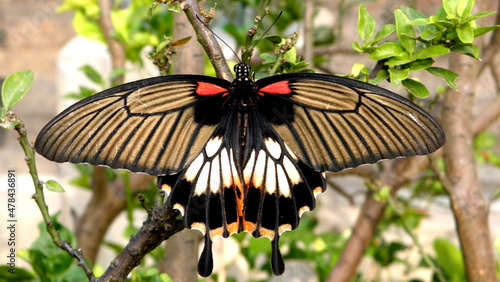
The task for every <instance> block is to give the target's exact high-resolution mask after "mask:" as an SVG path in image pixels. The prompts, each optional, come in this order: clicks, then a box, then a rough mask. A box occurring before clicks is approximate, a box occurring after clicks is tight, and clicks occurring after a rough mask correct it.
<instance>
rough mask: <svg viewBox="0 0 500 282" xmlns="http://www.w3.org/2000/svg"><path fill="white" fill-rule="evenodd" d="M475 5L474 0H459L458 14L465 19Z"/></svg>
mask: <svg viewBox="0 0 500 282" xmlns="http://www.w3.org/2000/svg"><path fill="white" fill-rule="evenodd" d="M473 7H474V0H458V3H457V15H458V16H459V17H460V18H462V19H465V18H467V17H468V16H470V13H471V12H472V8H473Z"/></svg>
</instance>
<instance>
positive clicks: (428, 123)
mask: <svg viewBox="0 0 500 282" xmlns="http://www.w3.org/2000/svg"><path fill="white" fill-rule="evenodd" d="M235 73H236V79H235V80H234V81H233V82H229V81H226V80H222V79H218V78H213V77H207V76H198V75H177V76H166V77H158V78H150V79H145V80H141V81H136V82H133V83H128V84H124V85H122V86H118V87H115V88H112V89H108V90H105V91H103V92H101V93H99V94H96V95H94V96H91V97H89V98H87V99H84V100H82V101H80V102H78V103H76V104H75V105H73V106H71V107H70V108H68V109H66V110H65V111H63V112H62V113H61V114H59V115H58V116H57V117H55V118H54V119H53V120H52V121H51V122H49V123H48V124H47V125H46V126H45V127H44V128H43V129H42V131H41V132H40V134H39V136H38V137H37V140H36V142H35V149H36V150H37V151H38V152H39V153H40V154H42V155H43V156H45V157H47V158H48V159H51V160H54V161H57V162H73V163H90V164H93V165H105V166H109V167H113V168H121V169H128V170H131V171H135V172H143V173H148V174H151V175H156V176H158V187H160V188H162V189H164V190H165V191H166V192H167V194H168V195H169V197H168V201H167V204H168V205H170V206H171V207H173V208H175V209H178V210H179V211H180V212H181V213H182V215H183V217H184V223H185V225H186V227H188V228H191V229H198V230H200V231H201V232H202V233H203V234H204V235H205V247H204V250H203V252H202V255H201V257H200V261H199V265H198V271H199V273H200V274H201V275H203V276H208V275H210V273H211V272H212V267H213V261H212V253H211V245H212V239H213V238H214V237H216V236H223V237H228V236H229V235H231V234H234V233H239V232H242V231H246V232H249V233H251V234H252V235H253V236H254V237H262V236H265V237H268V238H270V239H271V240H272V249H273V251H272V258H271V261H272V268H273V272H274V273H275V274H281V273H283V271H284V263H283V259H282V257H281V253H280V251H279V241H278V240H279V236H280V235H281V234H282V233H283V232H285V231H288V230H293V229H295V228H296V227H297V226H298V224H299V220H300V216H301V215H302V213H303V212H305V211H310V210H312V209H314V207H315V197H316V196H317V195H318V194H320V193H322V192H323V191H324V190H325V188H326V186H325V181H324V177H323V175H322V172H325V171H340V170H343V169H345V168H350V167H355V166H358V165H361V164H366V163H374V162H377V161H379V160H381V159H390V158H396V157H402V156H413V155H424V154H428V153H431V152H433V151H435V150H437V149H438V148H439V147H441V146H442V144H444V142H445V136H444V133H443V131H442V129H441V127H440V126H439V124H438V123H437V122H436V121H435V120H434V119H433V118H432V117H431V116H430V115H429V114H427V113H426V112H425V111H424V110H422V109H420V108H419V107H418V106H416V105H414V104H413V103H411V102H410V101H408V100H406V99H404V98H402V97H400V96H399V95H396V94H394V93H392V92H390V91H387V90H385V89H382V88H380V87H376V86H373V85H369V84H366V83H362V82H358V81H354V80H350V79H346V78H340V77H335V76H329V75H321V74H283V75H277V76H272V77H268V78H264V79H260V80H257V81H255V82H254V81H252V80H251V79H250V78H249V76H250V67H249V66H248V65H246V64H238V65H236V66H235Z"/></svg>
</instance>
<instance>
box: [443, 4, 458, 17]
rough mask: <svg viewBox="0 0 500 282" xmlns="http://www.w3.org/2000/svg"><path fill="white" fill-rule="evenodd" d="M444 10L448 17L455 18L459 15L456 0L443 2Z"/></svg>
mask: <svg viewBox="0 0 500 282" xmlns="http://www.w3.org/2000/svg"><path fill="white" fill-rule="evenodd" d="M443 8H444V11H445V12H446V15H447V16H454V15H456V14H457V3H456V0H443Z"/></svg>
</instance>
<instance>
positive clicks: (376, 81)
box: [370, 70, 389, 84]
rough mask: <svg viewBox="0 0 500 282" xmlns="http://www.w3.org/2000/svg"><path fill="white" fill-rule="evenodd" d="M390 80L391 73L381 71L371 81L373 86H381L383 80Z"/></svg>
mask: <svg viewBox="0 0 500 282" xmlns="http://www.w3.org/2000/svg"><path fill="white" fill-rule="evenodd" d="M388 78H389V72H388V71H387V70H381V71H379V72H377V76H376V77H375V78H374V79H372V80H370V83H371V84H379V83H380V82H381V81H382V80H386V79H388Z"/></svg>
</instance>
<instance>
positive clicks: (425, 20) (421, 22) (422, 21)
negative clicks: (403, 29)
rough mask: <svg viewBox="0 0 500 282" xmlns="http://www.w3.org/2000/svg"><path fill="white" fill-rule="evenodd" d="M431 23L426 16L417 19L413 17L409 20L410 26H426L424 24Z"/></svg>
mask: <svg viewBox="0 0 500 282" xmlns="http://www.w3.org/2000/svg"><path fill="white" fill-rule="evenodd" d="M431 23H432V21H431V20H430V19H428V18H419V19H415V20H413V21H411V23H410V24H411V25H412V26H426V25H430V24H431Z"/></svg>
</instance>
